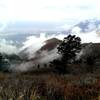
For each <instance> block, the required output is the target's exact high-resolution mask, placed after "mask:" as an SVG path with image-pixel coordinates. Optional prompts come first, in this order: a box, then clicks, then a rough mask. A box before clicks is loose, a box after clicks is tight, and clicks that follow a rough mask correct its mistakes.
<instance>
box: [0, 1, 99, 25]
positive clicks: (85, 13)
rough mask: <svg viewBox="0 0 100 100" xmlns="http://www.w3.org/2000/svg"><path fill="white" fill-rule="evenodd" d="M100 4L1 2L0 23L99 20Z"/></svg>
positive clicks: (95, 2)
mask: <svg viewBox="0 0 100 100" xmlns="http://www.w3.org/2000/svg"><path fill="white" fill-rule="evenodd" d="M99 4H100V1H99V0H0V22H2V23H6V22H8V21H11V22H13V21H17V20H25V21H46V22H49V21H50V22H64V21H68V22H70V23H72V22H75V21H77V20H84V19H88V18H99V16H100V13H99V9H100V6H99ZM66 26H67V25H66Z"/></svg>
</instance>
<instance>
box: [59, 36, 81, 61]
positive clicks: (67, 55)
mask: <svg viewBox="0 0 100 100" xmlns="http://www.w3.org/2000/svg"><path fill="white" fill-rule="evenodd" d="M57 49H58V53H59V54H61V55H62V59H61V60H62V61H63V63H66V62H68V60H70V59H74V58H75V56H76V53H78V52H79V51H80V49H81V39H80V38H79V37H76V36H75V35H68V36H67V37H65V38H64V40H63V41H62V43H61V44H60V45H59V46H58V48H57Z"/></svg>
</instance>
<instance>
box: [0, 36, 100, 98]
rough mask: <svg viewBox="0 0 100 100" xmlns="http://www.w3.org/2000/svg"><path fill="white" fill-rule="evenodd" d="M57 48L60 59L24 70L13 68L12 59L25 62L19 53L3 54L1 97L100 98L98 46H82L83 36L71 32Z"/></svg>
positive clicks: (0, 84) (0, 83) (0, 58)
mask: <svg viewBox="0 0 100 100" xmlns="http://www.w3.org/2000/svg"><path fill="white" fill-rule="evenodd" d="M57 49H58V54H60V55H61V58H60V59H54V60H53V61H51V62H50V63H49V65H50V66H49V67H47V65H46V64H44V67H43V68H42V69H41V68H40V65H39V64H38V66H37V69H35V70H33V69H32V70H30V71H26V72H24V73H20V72H17V73H14V72H11V71H9V66H10V63H9V62H12V63H14V62H18V63H20V62H21V59H20V58H19V57H18V56H17V55H16V56H15V55H12V56H7V55H5V56H3V55H2V54H0V71H1V72H0V100H100V73H99V72H100V55H99V57H98V58H97V55H98V54H97V55H96V54H95V53H94V52H95V47H94V46H93V45H92V44H90V45H89V46H86V47H85V48H83V49H82V45H81V39H80V38H79V37H76V36H75V35H69V36H68V37H65V38H64V40H63V41H62V42H61V43H60V44H59V46H58V48H57ZM81 52H82V54H81ZM77 54H79V55H80V56H79V59H77V60H76V56H77ZM5 57H6V59H5ZM8 59H10V61H9V60H8ZM29 66H30V65H29Z"/></svg>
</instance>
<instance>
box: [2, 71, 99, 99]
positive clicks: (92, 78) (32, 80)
mask: <svg viewBox="0 0 100 100" xmlns="http://www.w3.org/2000/svg"><path fill="white" fill-rule="evenodd" d="M99 95H100V75H99V74H98V75H95V74H84V75H71V74H70V75H57V74H54V73H50V74H49V73H47V74H43V73H42V74H38V75H35V74H33V75H32V74H4V73H0V100H98V98H99Z"/></svg>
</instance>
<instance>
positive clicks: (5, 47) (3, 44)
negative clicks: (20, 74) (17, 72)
mask: <svg viewBox="0 0 100 100" xmlns="http://www.w3.org/2000/svg"><path fill="white" fill-rule="evenodd" d="M0 52H1V53H6V54H17V53H18V48H17V47H16V46H15V45H13V41H6V40H5V39H0Z"/></svg>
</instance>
